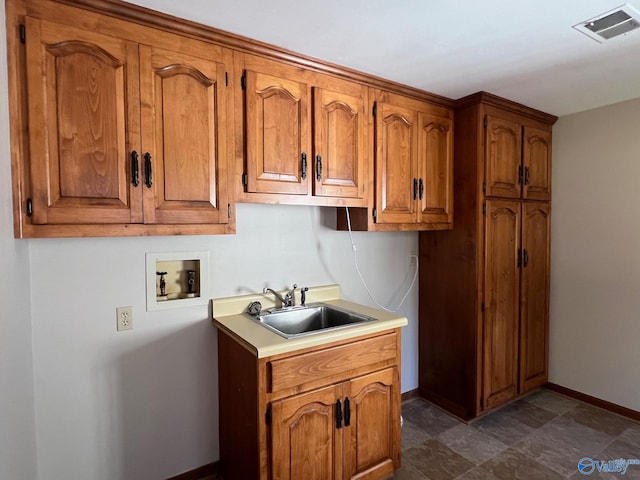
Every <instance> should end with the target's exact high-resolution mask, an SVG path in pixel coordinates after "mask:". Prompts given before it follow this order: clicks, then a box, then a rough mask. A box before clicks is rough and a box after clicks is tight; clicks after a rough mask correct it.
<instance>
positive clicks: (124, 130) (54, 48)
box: [26, 17, 142, 224]
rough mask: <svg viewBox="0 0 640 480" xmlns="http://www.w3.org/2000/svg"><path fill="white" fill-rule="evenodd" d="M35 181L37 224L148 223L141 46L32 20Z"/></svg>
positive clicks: (29, 50)
mask: <svg viewBox="0 0 640 480" xmlns="http://www.w3.org/2000/svg"><path fill="white" fill-rule="evenodd" d="M26 28H27V31H28V32H29V36H28V41H27V42H26V43H27V48H26V56H27V58H26V68H27V79H28V80H27V81H28V91H29V95H28V112H29V167H28V168H29V173H30V182H31V192H32V196H31V199H32V202H33V204H32V205H33V215H32V222H33V223H34V224H82V223H107V224H108V223H132V222H138V221H140V220H141V218H142V210H141V193H140V189H139V188H136V187H134V186H133V185H132V184H131V174H130V168H129V165H130V154H131V152H133V151H139V150H140V142H139V136H138V134H139V117H140V115H139V101H138V98H139V92H138V83H137V77H138V52H137V45H136V44H135V43H132V42H128V41H125V40H120V39H117V38H113V37H108V36H105V35H100V34H98V33H94V32H91V31H85V30H80V29H78V28H71V27H68V26H64V25H60V24H56V23H51V22H47V21H44V20H38V19H34V18H30V17H28V18H27V19H26Z"/></svg>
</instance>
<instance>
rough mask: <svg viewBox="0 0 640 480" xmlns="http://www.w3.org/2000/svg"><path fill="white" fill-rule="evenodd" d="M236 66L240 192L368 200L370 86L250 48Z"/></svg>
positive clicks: (355, 202)
mask: <svg viewBox="0 0 640 480" xmlns="http://www.w3.org/2000/svg"><path fill="white" fill-rule="evenodd" d="M236 72H237V76H238V78H240V79H241V80H240V81H241V87H242V88H241V90H238V91H237V92H236V118H237V119H244V128H242V123H240V124H239V125H237V136H238V138H242V135H244V138H243V140H244V141H243V142H241V144H240V145H239V147H242V146H244V149H243V150H238V152H237V155H238V157H239V161H238V164H239V165H242V166H243V172H242V176H243V187H244V188H243V189H242V190H241V192H240V194H239V198H240V200H245V201H252V202H267V203H293V204H295V203H304V204H318V205H338V204H344V205H351V206H362V205H366V203H367V197H366V195H367V193H368V188H369V186H368V184H367V182H368V178H369V176H370V168H369V161H370V156H369V154H368V150H367V144H368V142H369V131H368V130H369V124H368V120H367V117H366V112H365V107H366V104H367V94H368V90H367V88H366V87H365V86H364V85H362V84H358V83H355V82H347V81H344V80H340V79H337V78H333V77H329V76H327V75H322V74H320V73H317V72H311V71H308V70H305V69H301V68H297V67H293V66H289V65H285V64H282V63H279V62H273V61H269V60H265V59H263V58H260V57H255V56H252V55H246V54H245V55H240V54H239V55H236ZM261 194H262V195H261ZM265 194H266V195H265Z"/></svg>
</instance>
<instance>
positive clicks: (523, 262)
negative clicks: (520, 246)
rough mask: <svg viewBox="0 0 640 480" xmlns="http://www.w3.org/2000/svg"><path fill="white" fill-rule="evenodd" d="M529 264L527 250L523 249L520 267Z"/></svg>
mask: <svg viewBox="0 0 640 480" xmlns="http://www.w3.org/2000/svg"><path fill="white" fill-rule="evenodd" d="M528 264H529V252H527V249H526V248H525V249H524V250H523V251H522V266H523V267H526V266H527V265H528Z"/></svg>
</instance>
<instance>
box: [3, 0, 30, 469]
mask: <svg viewBox="0 0 640 480" xmlns="http://www.w3.org/2000/svg"><path fill="white" fill-rule="evenodd" d="M4 38H6V37H5V12H4V1H3V2H2V4H1V5H0V39H4ZM6 92H7V50H6V43H5V41H4V40H1V41H0V478H2V479H3V480H32V479H34V478H37V472H36V468H35V466H36V461H35V459H36V442H35V427H34V416H33V415H34V410H33V409H34V400H33V369H32V368H33V364H32V356H31V353H32V351H31V318H30V313H29V311H30V304H29V245H28V243H26V242H20V241H15V240H14V239H13V220H12V218H13V217H12V206H11V161H10V157H9V111H8V105H7V103H8V98H7V95H6Z"/></svg>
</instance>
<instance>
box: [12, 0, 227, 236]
mask: <svg viewBox="0 0 640 480" xmlns="http://www.w3.org/2000/svg"><path fill="white" fill-rule="evenodd" d="M28 3H29V5H28V7H29V12H28V13H29V15H27V16H26V17H25V18H24V22H23V23H21V25H22V26H23V27H22V28H23V32H24V37H25V42H24V45H22V47H20V48H19V51H20V53H21V55H19V56H18V58H19V59H20V58H21V59H22V62H20V64H19V66H18V70H20V69H21V70H22V71H19V72H17V73H16V72H14V73H16V74H20V75H24V77H25V78H26V81H27V82H26V83H27V89H26V90H22V92H16V95H17V96H18V97H20V99H22V98H24V100H25V104H26V105H27V108H26V112H25V114H24V115H23V116H22V119H23V122H24V132H25V137H26V139H27V141H26V143H27V144H26V145H25V146H24V152H28V155H26V154H25V155H23V157H22V159H21V160H23V161H22V164H21V168H20V169H18V171H19V172H21V173H22V177H21V178H20V181H19V184H20V185H19V188H20V189H21V192H20V194H21V198H20V203H21V204H20V206H19V208H20V209H21V210H24V212H21V213H22V214H23V216H22V219H21V220H22V225H21V233H22V234H23V236H86V235H127V234H153V233H157V234H170V233H223V232H225V231H226V229H227V224H229V222H230V220H229V200H228V188H227V174H228V172H227V170H228V167H227V157H228V155H227V153H228V152H227V142H228V141H229V140H230V138H229V137H230V134H232V130H231V129H230V128H229V127H228V126H227V125H228V123H229V122H228V120H227V115H228V112H227V109H228V108H229V107H230V104H231V101H232V96H231V95H230V89H228V88H227V87H226V86H225V75H226V72H227V71H229V70H230V66H231V62H232V54H231V52H230V51H228V50H225V49H223V48H221V47H216V46H213V45H209V44H206V43H204V42H200V41H197V40H194V39H188V38H184V37H180V36H177V35H174V34H170V33H167V32H163V31H160V30H153V29H149V28H146V27H142V26H139V25H136V24H134V23H132V22H127V21H123V20H119V19H116V18H112V17H108V16H102V15H99V14H96V13H92V12H88V11H85V10H80V9H76V8H73V7H69V6H67V5H62V4H52V3H49V2H41V1H35V2H28ZM27 90H28V95H27V94H26V92H27ZM20 99H18V101H17V102H15V103H17V104H19V100H20ZM14 172H15V170H14Z"/></svg>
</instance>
